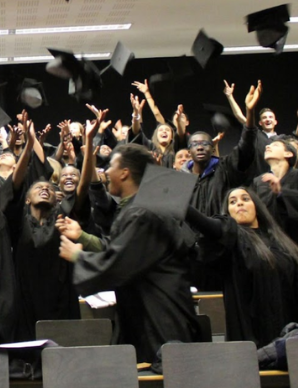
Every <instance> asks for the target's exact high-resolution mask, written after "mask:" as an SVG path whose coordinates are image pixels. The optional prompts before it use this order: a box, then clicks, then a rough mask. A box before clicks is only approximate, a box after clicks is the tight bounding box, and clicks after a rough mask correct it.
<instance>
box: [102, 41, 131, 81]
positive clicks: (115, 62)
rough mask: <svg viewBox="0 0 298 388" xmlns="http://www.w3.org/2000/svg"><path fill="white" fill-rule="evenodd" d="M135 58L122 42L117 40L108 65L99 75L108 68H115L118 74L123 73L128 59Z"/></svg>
mask: <svg viewBox="0 0 298 388" xmlns="http://www.w3.org/2000/svg"><path fill="white" fill-rule="evenodd" d="M134 58H135V55H134V53H133V52H131V51H130V50H129V48H127V47H126V46H124V44H123V43H121V42H118V43H117V45H116V47H115V50H114V51H113V54H112V57H111V59H110V63H109V65H108V66H107V67H106V68H104V69H103V70H101V72H100V73H101V75H103V74H104V73H105V72H107V71H108V70H109V69H113V70H115V71H116V72H117V73H118V74H120V75H122V76H123V75H124V73H125V69H126V67H127V65H128V63H129V62H130V61H132V60H133V59H134Z"/></svg>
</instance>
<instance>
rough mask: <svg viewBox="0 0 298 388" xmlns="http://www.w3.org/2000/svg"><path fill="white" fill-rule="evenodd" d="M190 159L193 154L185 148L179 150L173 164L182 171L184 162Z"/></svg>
mask: <svg viewBox="0 0 298 388" xmlns="http://www.w3.org/2000/svg"><path fill="white" fill-rule="evenodd" d="M190 159H191V156H190V153H189V151H188V150H186V149H183V150H180V151H178V152H177V153H176V155H175V162H174V166H173V167H174V169H175V170H177V171H180V170H181V167H182V166H183V164H184V163H185V162H186V161H188V160H190Z"/></svg>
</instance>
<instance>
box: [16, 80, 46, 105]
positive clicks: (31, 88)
mask: <svg viewBox="0 0 298 388" xmlns="http://www.w3.org/2000/svg"><path fill="white" fill-rule="evenodd" d="M19 99H20V100H21V101H22V103H23V104H25V105H27V106H29V107H30V108H33V109H36V108H38V107H40V106H41V105H43V104H44V105H48V102H47V99H46V95H45V91H44V88H43V84H42V82H39V81H36V80H35V79H32V78H25V79H24V80H23V82H22V84H21V87H20V93H19Z"/></svg>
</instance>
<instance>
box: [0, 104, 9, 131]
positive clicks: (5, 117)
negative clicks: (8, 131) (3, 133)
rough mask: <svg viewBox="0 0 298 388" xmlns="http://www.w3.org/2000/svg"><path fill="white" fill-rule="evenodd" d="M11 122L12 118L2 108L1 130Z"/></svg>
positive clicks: (0, 117)
mask: <svg viewBox="0 0 298 388" xmlns="http://www.w3.org/2000/svg"><path fill="white" fill-rule="evenodd" d="M10 122H11V118H10V117H9V116H8V114H7V113H6V112H4V110H3V109H2V108H0V128H1V127H4V126H5V125H7V124H8V123H10Z"/></svg>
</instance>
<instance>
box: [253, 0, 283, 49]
mask: <svg viewBox="0 0 298 388" xmlns="http://www.w3.org/2000/svg"><path fill="white" fill-rule="evenodd" d="M246 20H247V28H248V32H253V31H256V33H257V39H258V42H259V44H260V45H261V46H262V47H270V48H273V49H274V50H275V51H276V54H280V53H281V52H282V51H283V48H284V45H285V43H286V38H287V34H288V31H289V28H288V27H287V26H286V25H285V23H286V22H288V21H289V20H290V15H289V10H288V4H283V5H279V6H277V7H273V8H267V9H264V10H262V11H259V12H255V13H252V14H249V15H247V17H246Z"/></svg>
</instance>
